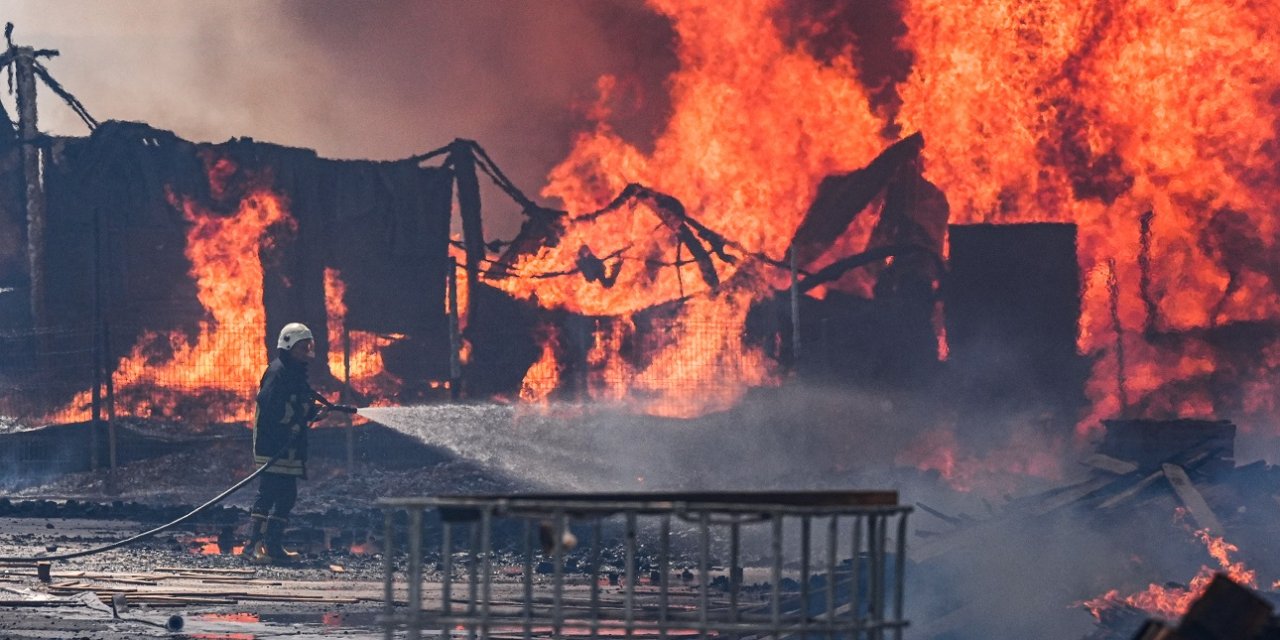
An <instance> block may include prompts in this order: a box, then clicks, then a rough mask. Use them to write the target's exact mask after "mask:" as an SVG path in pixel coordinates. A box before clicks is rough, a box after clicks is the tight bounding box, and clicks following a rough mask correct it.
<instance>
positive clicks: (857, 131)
mask: <svg viewBox="0 0 1280 640" xmlns="http://www.w3.org/2000/svg"><path fill="white" fill-rule="evenodd" d="M651 4H652V6H653V7H654V8H655V9H657V10H658V11H659V12H660V13H663V14H664V15H666V16H668V17H670V18H671V20H672V21H673V24H674V26H675V30H676V32H677V35H678V51H677V53H678V54H679V56H680V59H681V61H682V68H681V69H680V70H679V71H677V72H676V73H675V74H674V75H673V76H672V77H671V78H670V82H669V85H670V87H671V90H672V103H673V107H674V108H673V114H672V117H671V120H670V121H669V122H668V123H667V126H666V129H665V130H664V131H663V132H662V133H661V135H660V136H659V137H658V139H657V141H656V142H655V144H654V149H653V151H652V152H651V153H644V152H642V151H641V150H639V149H638V148H636V147H635V146H633V145H631V144H629V143H628V142H626V141H624V140H623V139H622V138H621V137H619V136H618V135H617V134H616V133H615V132H614V130H613V129H612V128H611V127H610V125H609V124H608V123H607V122H605V121H603V120H602V121H600V122H598V123H597V124H596V126H595V129H594V130H593V131H591V132H590V133H584V134H582V135H581V136H579V137H578V139H577V140H576V141H575V144H574V148H573V150H572V151H571V153H570V154H569V157H568V158H566V159H565V160H564V161H563V162H562V163H561V164H560V165H559V166H557V167H556V168H555V169H553V170H552V172H551V175H550V184H549V185H548V186H547V187H546V188H545V189H544V190H543V192H542V193H543V195H544V196H547V197H553V198H559V199H560V200H562V201H563V202H564V203H565V206H566V207H567V208H568V210H569V211H570V212H571V213H570V220H569V222H568V224H567V229H566V231H565V234H564V237H563V238H562V239H561V241H560V242H558V243H557V244H556V246H554V247H551V246H547V247H543V248H542V249H541V250H539V251H538V252H537V253H534V254H530V255H525V256H521V257H520V258H519V259H517V260H516V262H515V264H514V265H513V269H514V271H515V272H516V273H518V274H534V273H549V272H564V271H571V270H573V269H574V266H575V264H577V261H578V258H579V256H580V255H581V254H580V252H581V251H583V249H584V248H586V249H587V250H589V252H590V253H591V254H592V255H594V256H598V257H601V258H604V257H606V256H612V257H611V258H608V259H604V260H603V261H604V263H605V268H606V269H608V270H612V271H614V272H615V273H614V275H615V276H616V280H614V281H613V282H612V283H611V284H609V285H606V284H605V283H604V282H602V281H600V280H591V281H588V280H587V279H585V278H583V277H581V276H580V275H577V274H574V275H569V276H564V277H558V278H548V279H537V280H534V279H529V278H519V277H516V278H507V279H503V280H498V281H496V282H494V284H495V286H498V287H500V288H503V289H505V290H507V291H508V292H510V293H512V294H515V295H517V296H521V297H525V298H530V299H536V300H537V301H538V302H539V304H541V305H543V306H545V307H548V308H564V309H568V310H571V311H575V312H579V313H584V314H588V315H599V316H613V317H618V316H625V315H627V314H631V313H634V312H636V311H638V310H641V309H644V308H648V307H652V306H654V305H656V304H660V303H664V302H669V301H673V300H678V299H684V298H687V299H688V301H687V304H686V305H685V307H684V309H683V310H682V311H681V314H680V317H679V318H677V319H676V320H675V322H674V325H673V330H675V331H676V332H678V331H679V330H680V329H681V328H688V327H700V329H699V330H698V331H693V332H691V333H690V334H689V335H687V336H680V335H679V334H678V333H675V334H673V335H674V339H673V340H671V341H670V342H669V343H668V344H667V345H665V346H664V347H663V348H662V349H661V350H660V352H658V353H657V354H655V357H654V358H653V359H652V362H651V364H649V365H648V366H645V367H642V368H640V369H639V370H636V371H633V372H631V371H628V372H626V373H625V375H624V377H631V378H633V379H634V380H635V381H636V384H638V385H639V386H640V387H642V388H643V390H644V391H645V392H646V395H651V396H652V397H653V398H654V399H655V402H656V404H655V405H654V410H656V411H658V412H661V413H668V414H672V415H687V414H690V413H697V412H700V411H705V410H707V409H710V408H714V407H716V406H722V405H723V404H724V403H726V402H731V401H732V400H733V399H736V398H737V397H738V396H739V395H740V394H741V393H742V391H743V390H745V388H746V387H747V386H748V385H753V384H763V383H768V382H772V381H775V380H776V373H775V372H774V371H773V370H772V369H771V367H770V366H769V365H768V364H767V360H768V359H767V358H766V357H765V356H764V354H763V353H761V352H760V351H759V350H758V349H755V348H749V347H747V346H746V345H745V344H743V341H742V340H741V331H742V327H743V325H744V321H745V317H746V312H747V309H748V308H749V307H750V304H751V302H752V301H754V300H757V299H759V298H760V297H762V296H764V295H766V294H768V293H769V292H770V281H771V280H773V279H777V278H779V277H780V276H776V275H771V274H768V273H757V272H756V270H757V269H758V267H756V266H755V264H754V261H753V260H752V259H750V258H748V257H745V256H739V259H738V260H737V261H736V262H735V263H728V262H724V261H717V264H716V265H715V269H716V271H717V274H716V275H717V277H718V280H719V281H720V282H721V283H724V284H722V285H721V286H720V287H719V289H718V290H714V291H713V290H711V288H710V287H709V286H708V284H707V283H706V281H705V280H704V279H703V278H701V277H699V275H698V271H697V270H696V269H692V268H689V267H688V266H669V265H672V264H675V263H677V262H678V261H679V260H680V259H681V253H680V251H679V250H678V247H677V241H676V239H675V237H674V233H673V231H672V230H671V229H670V227H668V226H667V225H666V224H664V223H663V219H662V218H661V217H660V216H659V215H658V214H657V213H656V212H655V211H654V210H653V209H652V208H651V207H650V205H648V204H645V203H642V202H637V203H632V204H630V205H628V206H626V207H624V210H623V211H620V212H615V213H613V214H610V215H604V216H600V217H596V218H593V219H587V218H584V217H583V215H584V214H586V213H587V212H591V211H594V210H597V209H599V208H601V207H602V206H603V205H605V204H606V203H607V202H608V201H609V200H611V199H612V198H613V197H614V196H615V195H617V194H618V193H619V192H620V191H622V189H623V188H624V187H625V185H626V184H628V183H631V182H637V183H642V184H645V185H647V186H649V187H652V188H654V189H656V190H658V191H660V192H663V193H667V194H670V195H673V196H675V197H676V198H678V199H679V200H680V201H681V202H682V203H683V205H684V206H685V208H686V210H687V212H688V214H689V215H690V216H692V217H694V218H696V219H698V220H699V221H701V222H703V223H704V224H706V225H707V226H708V227H710V228H711V229H714V230H716V231H717V232H720V233H723V234H724V235H726V236H728V237H730V238H732V239H734V240H736V241H737V242H739V243H741V245H742V246H743V247H745V248H746V249H747V250H749V251H752V252H762V253H765V254H768V255H770V256H773V257H774V258H780V257H781V256H782V255H783V254H784V252H785V251H786V249H787V245H788V242H789V239H790V237H791V235H792V232H793V231H794V230H795V229H796V227H797V226H798V225H799V223H800V220H801V218H802V216H803V214H804V212H805V210H806V208H807V206H808V204H809V202H810V200H811V199H812V197H813V195H814V193H815V192H816V188H817V184H818V182H819V181H820V180H821V179H822V177H824V176H825V175H827V174H829V173H834V172H844V171H850V170H852V169H855V168H858V167H861V166H863V165H865V164H866V163H867V162H868V161H869V160H871V159H872V158H873V157H874V156H875V155H876V153H878V152H879V151H880V149H881V147H883V146H884V144H885V142H884V140H883V139H882V138H881V136H880V135H879V131H880V130H881V129H882V128H883V126H884V124H885V123H884V121H883V120H882V119H881V118H880V117H878V116H877V115H875V114H874V113H873V112H872V110H871V108H870V107H869V105H868V100H867V96H866V92H865V90H864V89H863V88H862V86H861V85H860V84H859V83H858V82H857V80H856V73H855V69H854V63H853V59H852V54H850V55H849V56H846V57H843V58H841V59H839V60H837V61H835V62H833V63H829V64H824V63H821V62H819V61H818V60H817V59H815V58H814V57H813V55H811V54H810V53H808V52H806V51H804V50H802V49H796V48H793V47H790V46H788V45H787V44H786V43H785V42H784V38H783V35H782V34H781V33H780V32H779V29H778V27H777V26H776V24H775V20H774V10H775V9H776V8H777V6H776V5H777V3H776V2H773V1H770V0H735V1H733V2H729V3H725V2H723V1H722V0H714V1H712V0H696V1H688V2H679V1H675V0H663V1H657V2H652V3H651ZM600 86H601V88H602V89H603V90H607V89H608V88H609V87H610V86H612V85H611V84H610V83H608V82H603V81H602V83H601V84H600ZM597 115H600V116H606V115H608V114H607V110H597ZM837 132H838V133H837ZM683 258H684V259H686V260H687V258H688V254H687V252H686V253H685V254H684V255H683ZM664 264H665V265H667V266H664ZM738 274H740V276H739V277H737V278H735V275H738ZM779 282H782V280H780V281H779ZM601 362H608V363H611V366H617V363H618V362H619V361H618V360H617V359H616V358H614V357H608V358H603V359H602V360H601ZM713 366H716V367H722V369H721V370H718V371H717V370H714V369H711V368H710V367H713ZM621 373H622V372H621V370H619V369H615V370H614V372H613V374H609V375H615V374H621ZM712 379H715V380H723V381H725V382H726V383H727V384H725V385H724V386H723V389H724V391H723V393H722V394H713V395H711V396H709V397H706V399H705V400H704V393H703V392H705V391H706V389H707V388H708V385H707V384H705V381H707V380H712ZM693 380H697V381H703V383H702V384H696V385H692V386H690V385H688V383H689V382H690V381H693ZM606 388H607V389H609V391H608V392H607V394H608V395H611V394H613V391H612V390H613V389H614V387H613V385H606Z"/></svg>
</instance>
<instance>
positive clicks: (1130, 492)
mask: <svg viewBox="0 0 1280 640" xmlns="http://www.w3.org/2000/svg"><path fill="white" fill-rule="evenodd" d="M1162 477H1164V471H1156V472H1154V473H1151V474H1150V475H1148V476H1146V477H1145V478H1143V479H1141V480H1139V481H1137V482H1135V483H1133V486H1131V487H1129V488H1128V489H1125V490H1124V491H1121V492H1120V493H1117V494H1115V495H1114V496H1111V497H1110V498H1107V499H1106V500H1104V501H1102V504H1099V505H1098V508H1099V509H1113V508H1115V507H1116V506H1118V505H1120V504H1123V503H1125V502H1128V501H1129V499H1130V498H1132V497H1134V496H1136V495H1138V494H1139V493H1142V491H1143V490H1144V489H1146V488H1147V487H1149V486H1151V485H1152V484H1154V483H1155V481H1156V480H1159V479H1160V478H1162Z"/></svg>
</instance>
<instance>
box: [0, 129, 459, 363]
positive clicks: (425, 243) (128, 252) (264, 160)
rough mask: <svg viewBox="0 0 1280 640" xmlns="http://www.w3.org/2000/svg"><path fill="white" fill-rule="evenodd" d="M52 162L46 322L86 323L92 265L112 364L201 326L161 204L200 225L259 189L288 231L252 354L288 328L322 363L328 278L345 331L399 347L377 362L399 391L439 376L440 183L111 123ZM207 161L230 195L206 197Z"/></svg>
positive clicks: (442, 345)
mask: <svg viewBox="0 0 1280 640" xmlns="http://www.w3.org/2000/svg"><path fill="white" fill-rule="evenodd" d="M53 157H54V161H53V162H51V164H50V166H49V167H48V168H47V169H46V181H47V185H48V186H47V188H48V192H49V215H48V219H49V222H48V231H47V233H48V238H49V240H48V249H47V255H48V256H49V264H48V270H49V274H48V282H49V298H50V299H49V301H48V306H49V311H50V316H51V317H53V318H55V320H56V323H57V324H61V325H66V324H75V323H84V322H90V321H92V319H93V314H94V312H93V300H94V298H93V296H94V291H95V288H94V269H95V265H101V267H102V292H103V302H104V308H103V313H104V316H105V317H106V318H107V319H109V320H110V321H111V322H112V326H113V345H112V346H113V348H114V349H113V350H114V351H115V352H116V353H115V355H116V356H119V355H121V354H123V353H126V352H127V351H128V350H129V349H130V347H131V346H132V344H133V343H134V341H135V340H136V338H137V333H138V332H140V331H141V330H143V329H146V330H151V331H169V330H173V329H179V328H182V329H186V330H188V331H193V330H194V328H195V325H196V323H197V322H198V321H199V320H201V319H204V317H205V314H204V310H203V308H202V307H201V306H200V303H199V301H198V299H197V298H196V287H195V283H194V282H193V279H192V277H191V275H190V262H189V260H188V258H187V256H186V253H185V250H186V243H187V239H186V234H187V231H188V229H189V227H190V223H189V222H188V221H187V220H186V219H185V218H184V215H183V211H182V210H181V206H179V205H178V204H176V201H175V197H181V198H184V199H191V200H193V201H194V202H196V203H198V205H199V207H201V208H203V209H205V210H206V211H209V212H211V213H212V214H213V215H234V214H235V213H236V211H237V208H238V204H239V202H240V198H241V197H243V196H244V195H246V194H247V193H249V191H250V190H251V189H252V188H254V187H256V186H264V187H267V188H269V189H271V190H272V191H273V192H275V193H278V194H280V195H282V196H283V197H284V198H285V200H286V201H287V209H288V211H289V214H290V215H291V216H292V218H293V219H294V221H295V222H296V225H295V226H296V228H295V230H294V231H292V232H283V231H282V230H275V232H274V235H273V239H272V240H273V241H272V242H271V243H270V244H272V245H273V248H271V249H270V250H269V251H264V252H263V253H262V255H261V256H259V257H260V259H262V260H263V272H264V278H263V280H264V282H263V298H264V300H263V304H264V307H265V309H266V314H267V325H268V326H267V330H266V334H267V335H264V336H262V341H263V346H264V352H265V351H267V350H268V349H269V348H270V347H272V346H274V334H275V332H276V331H278V330H279V328H280V327H281V326H283V325H284V324H286V323H288V322H293V321H303V322H306V323H307V324H308V325H309V326H310V327H311V328H312V330H313V331H314V332H315V333H316V337H317V343H318V347H319V349H318V350H319V351H320V353H319V354H318V355H319V356H320V357H321V360H320V361H321V362H324V359H323V357H324V354H325V352H327V350H328V347H329V345H330V344H331V343H333V342H334V340H333V339H331V338H336V337H330V336H328V335H327V327H326V315H327V314H326V306H325V286H324V272H325V269H326V267H332V268H335V269H337V270H338V271H339V272H340V274H341V278H342V280H343V281H344V283H345V285H346V290H347V293H346V299H345V302H346V305H347V307H348V314H347V325H348V328H349V329H352V330H362V331H369V332H375V333H383V334H387V333H395V334H403V335H404V336H406V337H405V339H403V340H402V341H401V342H402V344H400V345H399V346H398V348H397V351H398V355H397V354H390V355H387V357H386V358H384V360H385V361H386V364H387V367H388V369H391V368H393V367H397V366H398V367H399V369H400V370H399V371H396V372H395V373H397V374H398V375H401V376H403V377H417V376H435V377H444V376H442V375H436V374H438V373H439V372H442V371H447V368H448V343H449V340H448V332H447V330H446V326H447V325H446V319H445V315H444V282H445V275H446V269H447V265H448V231H449V216H450V213H451V208H450V206H451V196H452V194H451V173H450V172H449V171H448V170H447V169H443V168H431V167H429V168H421V167H419V166H417V163H414V162H408V161H405V162H368V161H338V160H327V159H323V158H318V157H317V156H316V154H315V153H314V152H313V151H310V150H307V149H295V148H290V147H281V146H278V145H271V144H264V143H257V142H254V141H252V140H248V139H239V140H233V141H229V142H226V143H222V144H194V143H190V142H187V141H185V140H182V139H180V138H178V137H177V136H175V135H173V134H172V133H170V132H167V131H161V130H157V129H153V128H151V127H148V126H146V125H142V124H136V123H121V122H108V123H104V124H103V125H102V126H101V127H99V128H98V129H97V130H96V131H95V132H94V134H93V135H92V136H90V137H89V138H80V139H68V140H64V141H60V142H59V146H58V149H57V150H56V153H55V154H54V156H53ZM219 158H226V159H229V160H231V161H232V163H233V164H234V165H235V173H234V175H232V176H231V177H230V180H229V181H228V184H230V185H232V186H231V188H230V189H229V190H228V191H225V192H218V193H215V192H214V191H215V190H213V189H211V188H210V179H209V175H208V166H207V165H208V163H209V162H210V161H211V160H216V159H219ZM4 175H5V174H3V172H0V178H3V177H4ZM2 195H3V194H0V196H2ZM95 220H96V221H97V224H99V225H100V232H101V235H100V238H101V241H100V242H95V234H94V225H95ZM247 254H248V255H253V252H252V250H251V249H250V250H249V251H248V252H247ZM23 302H24V304H25V298H24V300H23ZM119 329H123V330H124V331H123V332H122V331H119ZM130 331H132V332H130ZM335 373H336V372H335Z"/></svg>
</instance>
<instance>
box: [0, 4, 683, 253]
mask: <svg viewBox="0 0 1280 640" xmlns="http://www.w3.org/2000/svg"><path fill="white" fill-rule="evenodd" d="M0 20H5V21H11V22H13V23H15V25H16V30H15V32H14V37H15V40H16V41H17V42H18V43H19V44H25V45H32V46H36V47H44V48H54V49H59V50H60V51H61V52H62V55H61V57H59V58H56V59H54V60H52V61H49V62H48V67H49V69H50V71H51V72H52V73H53V74H54V77H56V78H57V79H58V80H59V81H60V82H61V83H62V84H63V86H65V87H66V88H67V89H69V90H70V91H71V92H72V93H74V94H75V95H76V96H77V97H78V98H79V99H80V101H81V102H83V103H84V104H85V106H86V107H87V108H88V109H89V112H90V113H92V114H93V115H94V116H95V117H96V118H98V119H100V120H106V119H117V120H137V121H145V122H148V123H150V124H152V125H154V126H157V127H160V128H164V129H171V130H174V131H175V132H177V133H178V134H179V135H181V136H184V137H186V138H189V139H193V140H198V141H204V140H208V141H221V140H225V139H228V138H231V137H235V136H249V137H253V138H255V139H258V140H263V141H270V142H275V143H279V144H285V145H291V146H299V147H308V148H313V149H316V150H317V151H318V152H319V153H320V154H322V155H325V156H329V157H336V158H370V159H395V158H402V157H406V156H410V155H413V154H415V153H420V152H422V151H426V150H429V149H432V148H434V147H436V146H439V145H443V144H445V143H447V142H449V141H450V140H452V139H454V138H456V137H462V138H472V139H475V140H477V141H479V142H480V143H481V144H482V145H484V146H485V147H486V148H487V150H488V151H489V153H490V155H492V156H493V158H494V159H495V160H496V161H497V162H498V163H499V164H500V165H502V167H503V168H504V169H505V170H506V171H507V172H508V174H509V175H510V176H511V178H512V179H513V180H515V182H516V183H517V184H518V185H520V186H521V187H522V188H524V189H525V190H527V191H528V192H529V194H530V195H534V194H536V193H537V191H539V190H540V189H541V187H542V186H543V184H545V177H546V174H547V172H548V170H549V169H550V168H551V167H552V166H554V165H555V163H556V162H558V161H559V160H561V159H562V158H563V157H564V156H565V154H566V153H567V152H568V150H569V147H570V145H571V143H572V140H573V135H574V133H575V132H576V131H579V130H582V129H584V128H585V127H586V126H587V122H586V118H585V115H584V113H585V111H586V109H587V106H588V105H590V104H591V103H592V102H593V101H594V99H595V95H596V89H595V85H596V80H597V78H598V77H599V76H601V75H603V74H613V75H615V76H618V77H620V78H623V79H625V80H626V86H627V87H629V89H628V95H627V96H626V109H625V110H623V111H615V114H616V115H615V118H614V120H613V121H614V123H615V125H617V129H618V130H619V131H620V133H622V134H623V135H625V136H628V137H629V138H631V139H633V140H634V141H635V142H636V143H637V144H641V145H642V146H643V145H644V144H646V143H647V142H646V140H647V139H648V138H649V137H651V136H652V134H653V132H655V131H656V130H657V129H658V128H659V127H660V125H661V123H662V122H663V121H664V119H665V115H666V108H667V106H666V92H665V89H664V87H663V83H664V81H665V78H666V76H667V75H668V74H669V72H670V71H671V70H673V69H675V67H676V61H675V54H674V49H673V43H674V36H673V34H672V32H671V30H670V25H669V24H668V23H667V21H666V19H665V18H663V17H661V16H658V15H656V14H654V13H652V12H651V11H650V10H648V9H647V8H646V7H645V6H644V5H643V4H642V3H638V2H626V1H623V0H557V1H556V2H554V3H547V2H540V1H537V0H504V1H503V2H443V1H437V0H423V1H419V0H391V1H387V2H354V1H350V0H319V1H314V2H310V1H309V2H294V1H285V0H268V1H264V2H253V3H247V2H244V3H241V2H237V3H186V2H184V3H170V2H154V1H146V0H124V1H121V2H111V3H100V2H95V1H93V0H66V1H61V2H56V3H50V2H44V1H41V0H11V1H9V2H6V3H5V4H4V6H3V11H2V12H0ZM40 100H41V102H42V104H41V108H40V111H41V115H40V118H41V128H42V129H43V130H45V131H49V132H52V133H57V134H64V135H84V134H85V132H86V130H85V128H84V125H83V124H81V123H80V122H79V120H78V119H77V118H76V116H75V115H74V114H73V113H71V112H70V110H69V109H67V108H65V107H64V106H63V105H62V104H61V103H60V101H59V100H58V99H57V97H56V96H54V95H53V94H52V93H49V92H45V93H43V94H42V95H41V96H40ZM5 101H6V103H7V104H9V105H12V98H10V97H7V96H6V97H5ZM486 196H487V197H486V205H487V206H486V222H487V224H488V231H489V235H490V236H494V237H510V236H511V235H512V234H513V233H514V232H515V230H516V229H517V228H518V225H519V222H520V217H519V215H518V213H517V212H516V207H515V206H514V205H512V204H510V203H509V201H506V200H505V199H504V198H502V197H500V196H498V194H497V192H496V191H492V190H491V191H488V192H487V193H486Z"/></svg>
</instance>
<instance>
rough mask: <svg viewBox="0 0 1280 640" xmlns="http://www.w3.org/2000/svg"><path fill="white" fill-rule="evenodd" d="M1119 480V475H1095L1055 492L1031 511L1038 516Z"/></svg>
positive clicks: (1083, 497)
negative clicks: (1064, 489) (1090, 478)
mask: <svg viewBox="0 0 1280 640" xmlns="http://www.w3.org/2000/svg"><path fill="white" fill-rule="evenodd" d="M1117 480H1119V476H1110V475H1107V476H1097V477H1095V478H1093V479H1092V480H1086V481H1084V482H1081V483H1080V484H1078V485H1075V486H1074V487H1071V488H1070V489H1067V490H1066V491H1063V492H1061V493H1058V494H1055V495H1054V496H1052V497H1050V498H1049V499H1047V500H1045V501H1044V502H1041V503H1040V504H1038V505H1035V506H1033V507H1032V508H1031V513H1034V514H1036V515H1038V516H1042V515H1045V514H1047V513H1052V512H1054V511H1057V510H1058V509H1061V508H1062V507H1065V506H1067V505H1069V504H1071V503H1073V502H1078V501H1080V500H1083V499H1085V498H1087V497H1089V496H1091V495H1093V494H1094V493H1097V492H1098V491H1101V490H1102V489H1104V488H1106V487H1107V486H1109V485H1111V484H1112V483H1114V482H1116V481H1117Z"/></svg>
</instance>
